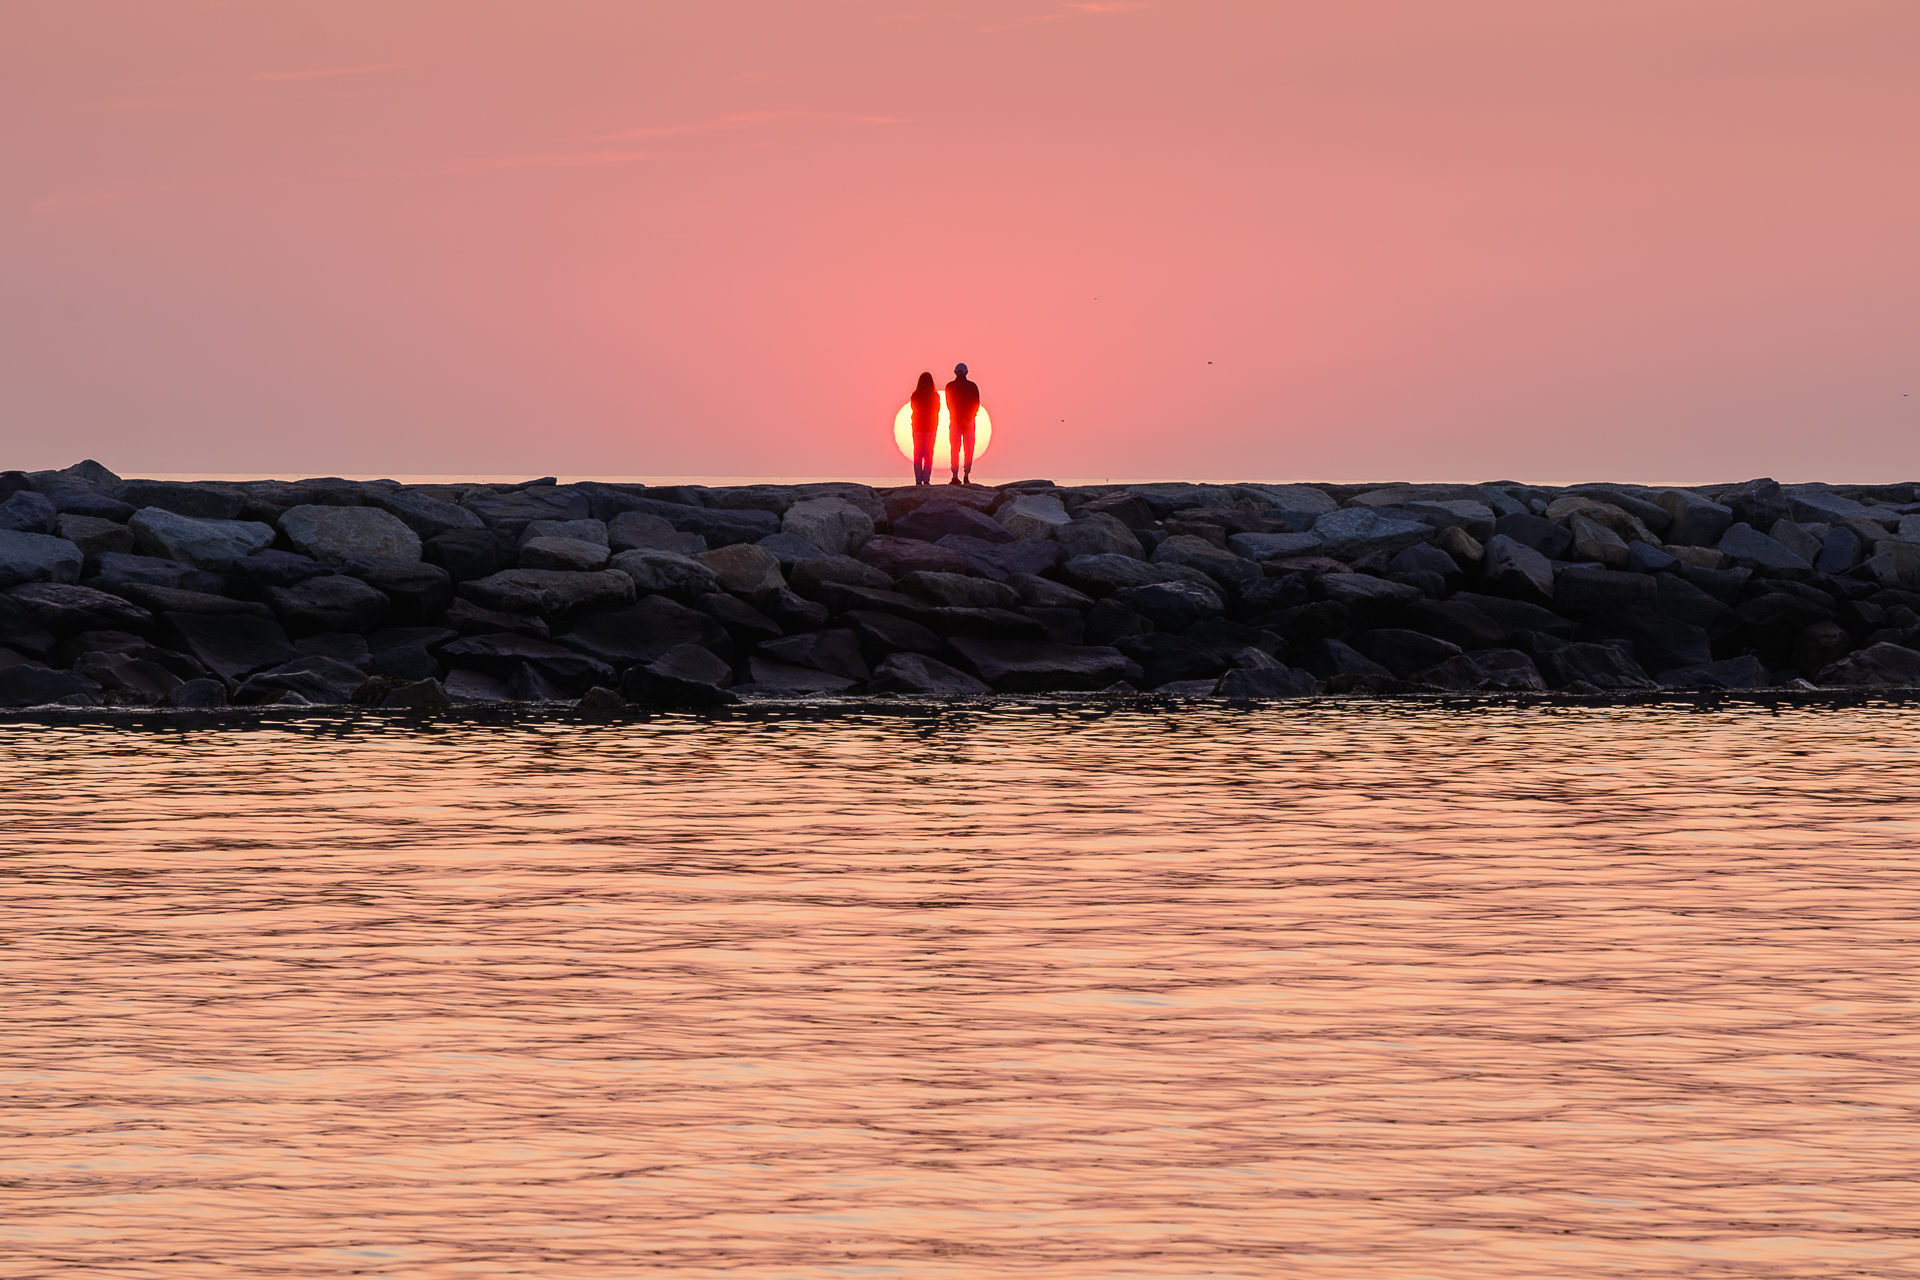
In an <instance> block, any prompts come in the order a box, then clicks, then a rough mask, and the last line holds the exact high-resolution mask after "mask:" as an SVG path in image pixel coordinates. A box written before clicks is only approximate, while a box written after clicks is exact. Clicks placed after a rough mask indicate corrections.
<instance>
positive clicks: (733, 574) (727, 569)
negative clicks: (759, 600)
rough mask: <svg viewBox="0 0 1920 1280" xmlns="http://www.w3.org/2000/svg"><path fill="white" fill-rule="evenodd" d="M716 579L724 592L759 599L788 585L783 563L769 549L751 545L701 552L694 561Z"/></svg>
mask: <svg viewBox="0 0 1920 1280" xmlns="http://www.w3.org/2000/svg"><path fill="white" fill-rule="evenodd" d="M693 558H694V559H695V560H696V561H698V562H699V563H700V564H702V565H704V566H706V568H707V569H708V570H709V571H710V572H711V573H712V574H713V575H714V577H715V578H717V579H718V580H719V582H720V586H721V588H722V589H724V590H727V591H733V592H737V593H738V594H740V595H745V596H752V595H758V594H760V593H761V592H762V591H773V590H776V589H778V588H780V587H784V586H786V585H787V580H786V578H785V577H783V576H782V575H781V573H780V560H779V558H778V557H777V556H775V555H774V554H773V552H771V551H769V550H768V549H767V548H765V547H762V546H758V545H756V544H754V543H751V542H736V543H733V544H731V545H729V546H724V547H715V548H714V549H713V550H711V551H701V552H698V553H696V554H695V555H694V557H693Z"/></svg>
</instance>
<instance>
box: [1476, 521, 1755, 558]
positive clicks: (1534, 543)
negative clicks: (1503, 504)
mask: <svg viewBox="0 0 1920 1280" xmlns="http://www.w3.org/2000/svg"><path fill="white" fill-rule="evenodd" d="M1493 532H1494V536H1495V537H1501V538H1509V539H1511V540H1513V541H1514V542H1517V543H1519V544H1520V545H1521V546H1523V547H1527V548H1529V549H1531V550H1533V551H1537V552H1539V553H1540V554H1541V555H1542V556H1544V557H1545V558H1546V559H1548V560H1564V559H1566V555H1567V552H1568V551H1571V550H1572V549H1573V534H1572V533H1570V532H1569V531H1568V530H1567V527H1566V526H1565V525H1561V524H1555V523H1554V522H1553V521H1551V520H1549V519H1547V518H1546V517H1545V516H1536V515H1532V514H1530V513H1525V514H1518V515H1509V516H1501V517H1500V518H1499V519H1498V520H1496V521H1494V524H1493ZM1716 536H1717V535H1716ZM1482 541H1483V542H1487V544H1488V549H1489V552H1491V549H1492V543H1491V540H1489V539H1482Z"/></svg>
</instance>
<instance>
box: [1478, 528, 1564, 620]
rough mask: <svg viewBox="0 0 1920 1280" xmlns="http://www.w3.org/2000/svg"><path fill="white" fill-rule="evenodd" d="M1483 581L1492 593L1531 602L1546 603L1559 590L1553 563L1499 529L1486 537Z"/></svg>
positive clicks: (1482, 567)
mask: <svg viewBox="0 0 1920 1280" xmlns="http://www.w3.org/2000/svg"><path fill="white" fill-rule="evenodd" d="M1508 518H1509V519H1515V518H1517V517H1508ZM1481 582H1482V584H1483V585H1484V586H1485V587H1486V589H1487V591H1488V592H1490V593H1492V594H1495V595H1501V596H1507V597H1510V598H1512V599H1515V600H1524V601H1527V602H1528V603H1532V604H1545V603H1546V602H1548V601H1550V600H1552V599H1553V598H1554V595H1555V593H1556V592H1557V591H1558V590H1559V586H1558V583H1557V582H1556V580H1555V578H1554V575H1553V565H1552V564H1551V563H1550V562H1549V561H1548V560H1547V558H1546V557H1545V556H1544V555H1541V554H1540V553H1539V552H1538V551H1535V550H1534V549H1533V548H1532V547H1529V546H1525V545H1523V544H1521V543H1519V542H1516V541H1515V540H1514V539H1512V538H1509V537H1508V536H1506V535H1505V534H1500V533H1496V534H1495V535H1494V536H1493V537H1492V538H1490V539H1488V541H1487V554H1486V560H1485V561H1484V563H1483V564H1482V566H1481Z"/></svg>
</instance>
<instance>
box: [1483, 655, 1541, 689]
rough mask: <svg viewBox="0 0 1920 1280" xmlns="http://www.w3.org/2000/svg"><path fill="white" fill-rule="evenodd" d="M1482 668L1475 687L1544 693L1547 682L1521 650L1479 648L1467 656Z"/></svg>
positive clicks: (1531, 660)
mask: <svg viewBox="0 0 1920 1280" xmlns="http://www.w3.org/2000/svg"><path fill="white" fill-rule="evenodd" d="M1467 656H1468V657H1469V658H1471V659H1472V660H1473V665H1474V666H1476V667H1478V668H1479V670H1480V682H1479V684H1477V685H1476V686H1474V687H1475V688H1479V689H1487V690H1501V691H1508V692H1519V693H1545V692H1546V690H1547V681H1546V678H1545V677H1544V676H1542V675H1541V674H1540V669H1539V668H1538V667H1537V666H1535V665H1534V661H1533V659H1532V658H1530V657H1528V656H1527V655H1526V654H1525V653H1522V652H1521V651H1520V650H1518V649H1477V650H1475V651H1474V652H1473V653H1470V654H1468V655H1467Z"/></svg>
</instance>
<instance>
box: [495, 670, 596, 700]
mask: <svg viewBox="0 0 1920 1280" xmlns="http://www.w3.org/2000/svg"><path fill="white" fill-rule="evenodd" d="M590 687H591V686H590ZM507 692H508V694H510V695H511V696H512V697H513V700H514V701H515V702H567V701H570V700H571V699H570V697H569V696H568V693H567V691H566V690H564V689H562V688H561V687H560V685H559V684H557V683H556V682H555V681H553V680H552V679H551V678H549V677H548V675H547V673H546V672H544V671H542V670H541V669H540V668H538V667H536V666H534V665H533V664H532V663H530V662H523V663H521V664H520V665H519V666H517V667H515V668H514V669H513V674H512V675H510V676H508V677H507Z"/></svg>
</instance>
